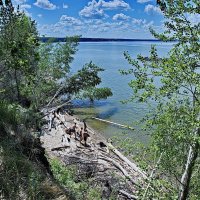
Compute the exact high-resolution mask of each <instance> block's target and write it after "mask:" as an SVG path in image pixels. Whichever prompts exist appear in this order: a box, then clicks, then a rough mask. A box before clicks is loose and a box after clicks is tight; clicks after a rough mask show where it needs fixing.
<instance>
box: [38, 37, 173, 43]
mask: <svg viewBox="0 0 200 200" xmlns="http://www.w3.org/2000/svg"><path fill="white" fill-rule="evenodd" d="M39 39H40V41H42V42H47V41H48V40H52V42H65V41H66V38H60V37H40V38H39ZM79 42H161V40H156V39H120V38H119V39H117V38H80V40H79ZM172 42H175V41H172Z"/></svg>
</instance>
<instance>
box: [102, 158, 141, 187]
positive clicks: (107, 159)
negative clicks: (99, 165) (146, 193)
mask: <svg viewBox="0 0 200 200" xmlns="http://www.w3.org/2000/svg"><path fill="white" fill-rule="evenodd" d="M98 159H101V160H105V161H107V162H110V163H112V164H113V165H114V166H115V167H116V168H117V169H119V170H120V171H121V172H122V173H123V175H124V176H125V177H126V178H127V179H128V180H129V181H130V182H131V183H132V184H134V185H137V186H139V185H138V183H136V182H135V181H134V180H133V178H132V177H131V176H130V175H129V174H128V172H127V171H126V170H125V169H124V168H123V167H122V166H121V165H120V164H119V163H118V162H116V161H115V160H114V159H111V158H108V157H103V156H100V157H98Z"/></svg>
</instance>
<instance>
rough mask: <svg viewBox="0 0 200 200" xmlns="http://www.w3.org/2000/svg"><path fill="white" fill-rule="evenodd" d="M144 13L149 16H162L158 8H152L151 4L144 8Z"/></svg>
mask: <svg viewBox="0 0 200 200" xmlns="http://www.w3.org/2000/svg"><path fill="white" fill-rule="evenodd" d="M144 12H146V13H148V14H150V13H157V14H162V11H161V10H160V8H159V7H157V6H153V5H151V4H148V5H146V6H145V9H144Z"/></svg>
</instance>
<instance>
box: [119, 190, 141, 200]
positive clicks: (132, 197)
mask: <svg viewBox="0 0 200 200" xmlns="http://www.w3.org/2000/svg"><path fill="white" fill-rule="evenodd" d="M119 193H120V194H122V195H124V196H125V197H127V198H128V199H134V200H136V199H137V198H138V197H136V196H134V195H132V194H129V193H128V192H126V191H124V190H119Z"/></svg>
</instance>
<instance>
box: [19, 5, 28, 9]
mask: <svg viewBox="0 0 200 200" xmlns="http://www.w3.org/2000/svg"><path fill="white" fill-rule="evenodd" d="M20 8H21V9H30V8H31V5H29V4H22V5H20Z"/></svg>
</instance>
